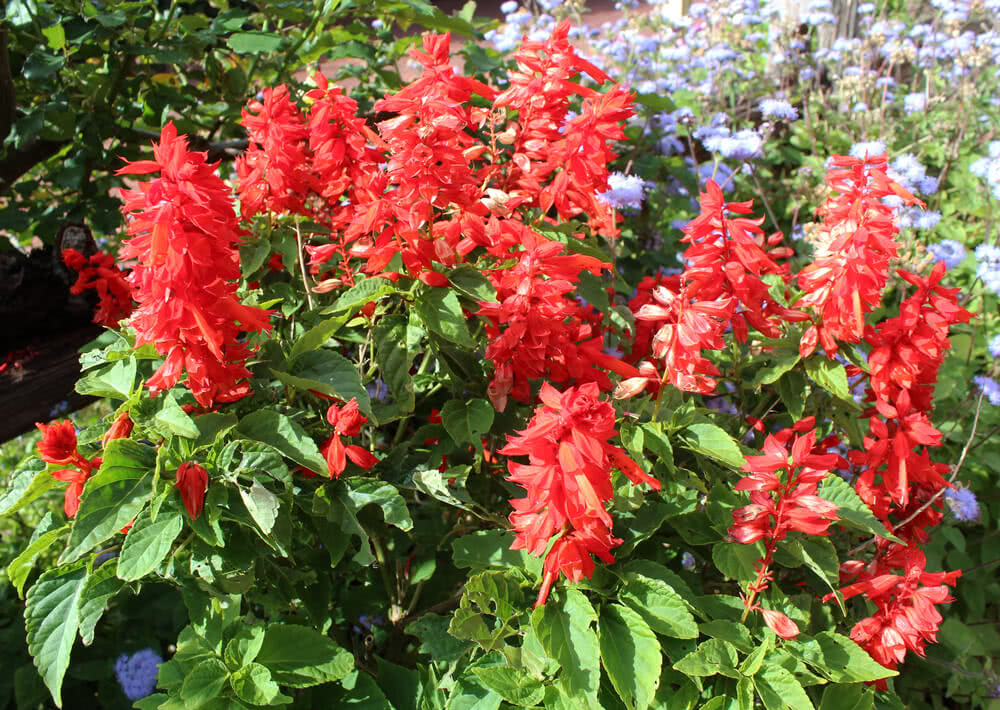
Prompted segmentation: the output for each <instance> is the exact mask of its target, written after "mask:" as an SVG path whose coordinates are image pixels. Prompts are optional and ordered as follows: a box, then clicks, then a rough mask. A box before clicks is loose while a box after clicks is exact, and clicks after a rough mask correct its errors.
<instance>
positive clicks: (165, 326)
mask: <svg viewBox="0 0 1000 710" xmlns="http://www.w3.org/2000/svg"><path fill="white" fill-rule="evenodd" d="M153 155H154V160H141V161H137V162H134V163H130V164H129V165H127V166H126V167H124V168H122V169H121V170H119V171H118V174H125V175H137V174H145V173H151V172H159V173H160V176H159V177H157V178H154V179H153V180H151V181H150V182H148V183H141V184H140V185H139V186H138V188H137V189H135V190H130V191H123V192H122V196H123V198H124V200H125V206H124V208H123V209H124V211H125V212H126V214H128V215H129V218H130V219H129V221H128V231H129V234H131V235H132V238H131V239H130V240H128V241H127V242H125V243H124V245H123V247H122V249H121V252H120V254H121V257H122V258H123V259H133V258H134V259H136V260H138V264H137V265H136V266H135V268H134V269H133V271H132V274H131V275H130V276H129V280H130V282H131V283H132V284H133V286H135V292H136V300H137V301H138V302H139V307H138V309H137V310H136V311H135V313H133V316H132V320H131V325H132V326H133V327H135V329H136V346H139V345H143V344H145V343H152V344H153V345H155V347H156V349H157V351H158V352H159V353H160V354H161V355H162V356H164V363H163V365H161V366H160V368H159V369H158V370H157V371H156V373H155V374H154V375H153V377H151V378H150V379H149V380H148V381H147V382H146V386H147V387H148V388H149V389H150V392H151V393H152V394H154V395H155V394H156V393H158V392H159V391H160V390H164V389H169V388H171V387H173V386H174V385H175V384H176V383H177V382H178V380H179V379H180V377H181V374H182V373H183V372H184V371H185V370H186V371H187V374H188V377H187V381H186V382H185V384H186V385H187V387H188V388H189V389H190V390H191V392H192V394H193V395H194V397H195V399H196V400H197V402H198V404H199V405H201V406H202V407H203V408H206V409H208V408H211V406H212V405H213V404H214V403H215V402H232V401H235V400H237V399H240V398H241V397H245V396H246V395H248V394H249V393H250V388H249V385H247V384H246V382H241V380H244V379H245V378H248V377H249V376H250V371H249V370H248V369H247V367H246V361H247V359H248V358H249V357H250V355H251V351H250V350H249V349H248V348H247V347H246V346H245V345H243V344H241V343H240V342H239V337H240V334H241V333H242V332H253V331H263V330H269V329H270V327H271V326H270V324H269V323H268V318H269V316H270V311H265V310H262V309H260V308H251V307H248V306H244V305H243V304H242V303H240V302H239V300H238V299H237V297H236V281H237V280H238V279H239V278H240V261H239V251H238V250H237V246H238V245H239V243H240V241H241V239H240V232H239V229H238V227H237V223H236V215H235V213H234V212H233V206H232V201H231V196H230V191H229V188H227V187H226V185H225V183H223V181H222V179H221V178H219V176H218V175H216V174H215V166H214V165H209V164H208V163H207V162H206V155H207V154H206V153H192V152H190V151H188V149H187V139H186V138H185V137H184V136H178V135H177V130H176V128H174V125H173V123H168V124H167V125H166V126H164V127H163V130H162V132H161V136H160V143H159V144H154V146H153Z"/></svg>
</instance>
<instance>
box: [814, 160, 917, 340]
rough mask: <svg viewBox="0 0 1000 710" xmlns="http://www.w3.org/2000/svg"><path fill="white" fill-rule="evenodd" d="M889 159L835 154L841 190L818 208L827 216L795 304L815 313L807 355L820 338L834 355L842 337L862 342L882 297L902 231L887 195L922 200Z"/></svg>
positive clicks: (832, 182) (836, 185) (833, 177)
mask: <svg viewBox="0 0 1000 710" xmlns="http://www.w3.org/2000/svg"><path fill="white" fill-rule="evenodd" d="M887 160H888V157H887V156H885V155H880V156H875V157H867V158H865V159H863V160H862V159H859V158H851V157H848V156H844V155H835V156H833V158H832V165H833V167H832V169H831V170H830V171H829V173H828V174H827V177H826V182H827V184H828V185H829V186H830V187H831V188H832V189H833V190H835V191H836V192H839V193H840V194H839V195H835V196H834V197H831V198H830V199H829V200H827V201H826V203H825V204H824V205H823V206H822V207H821V208H820V209H819V210H817V214H821V215H823V228H822V230H821V232H820V234H821V237H820V240H819V242H818V243H817V245H816V247H815V255H814V259H813V262H812V263H811V264H810V265H809V266H807V267H805V268H804V269H802V271H800V272H799V274H798V277H797V278H798V285H799V287H800V288H801V289H802V290H803V291H805V295H803V296H802V298H801V299H799V301H798V303H796V304H795V305H796V307H799V308H813V309H815V313H816V318H815V321H814V325H812V326H810V327H809V328H808V329H807V331H806V333H805V336H804V337H803V339H802V343H801V345H800V346H799V351H800V353H801V354H802V356H803V357H807V356H809V355H810V354H812V351H813V348H815V346H816V344H817V343H819V344H821V345H822V346H823V349H824V350H825V351H826V355H827V357H831V358H832V357H833V356H834V354H835V353H836V352H837V342H836V341H837V340H843V341H846V342H849V343H857V342H860V341H861V336H862V335H863V333H864V327H865V315H866V314H868V313H871V312H872V311H873V310H875V309H876V308H877V307H878V305H879V303H881V301H882V289H883V288H884V287H885V284H886V281H887V280H888V278H889V260H890V259H891V258H893V257H894V256H896V252H897V250H898V245H897V244H896V241H895V237H896V235H897V234H898V232H899V228H898V227H897V226H896V224H895V222H894V221H893V218H892V210H891V209H890V208H889V207H887V206H886V205H884V204H883V203H882V198H883V197H888V196H889V195H896V196H898V197H901V198H902V199H903V201H904V202H905V203H906V204H920V205H921V206H922V205H923V203H921V202H920V201H919V200H917V199H916V198H915V197H914V196H913V195H911V194H910V193H909V192H907V191H906V190H904V189H903V188H902V187H900V186H899V185H898V184H896V183H895V182H893V181H892V180H890V179H889V178H888V177H887V176H886V163H887Z"/></svg>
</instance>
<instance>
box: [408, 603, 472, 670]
mask: <svg viewBox="0 0 1000 710" xmlns="http://www.w3.org/2000/svg"><path fill="white" fill-rule="evenodd" d="M450 623H451V619H449V618H448V617H444V616H440V615H438V614H434V613H432V612H430V613H426V614H421V615H420V616H419V617H417V618H416V619H415V620H414V621H411V622H410V623H409V624H407V625H406V633H407V634H409V635H410V636H416V637H417V638H418V639H420V648H419V649H418V650H419V651H420V653H425V654H427V655H428V656H430V657H431V658H432V659H434V660H435V661H445V662H449V661H457V660H458V659H459V658H460V657H461V656H462V655H463V654H464V653H465V652H466V651H468V650H469V648H471V646H472V644H470V643H469V642H468V641H463V640H460V639H457V638H455V637H454V636H452V635H451V634H449V633H448V625H449V624H450Z"/></svg>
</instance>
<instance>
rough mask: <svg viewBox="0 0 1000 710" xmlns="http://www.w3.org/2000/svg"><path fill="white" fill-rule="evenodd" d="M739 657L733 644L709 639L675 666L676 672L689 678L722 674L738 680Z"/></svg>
mask: <svg viewBox="0 0 1000 710" xmlns="http://www.w3.org/2000/svg"><path fill="white" fill-rule="evenodd" d="M738 662H739V655H738V654H737V653H736V649H735V648H734V647H733V645H732V644H731V643H728V642H726V641H723V640H721V639H709V640H708V641H704V642H702V643H700V644H698V648H696V649H695V650H694V651H692V652H691V653H689V654H687V655H686V656H684V657H683V658H682V659H680V660H679V661H677V663H675V664H674V670H676V671H679V672H681V673H683V674H684V675H687V676H695V677H701V676H711V675H716V674H718V673H721V674H722V675H725V676H729V677H730V678H738V677H739V671H737V670H736V664H737V663H738Z"/></svg>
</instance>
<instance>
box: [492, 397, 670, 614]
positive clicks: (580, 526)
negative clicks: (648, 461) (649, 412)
mask: <svg viewBox="0 0 1000 710" xmlns="http://www.w3.org/2000/svg"><path fill="white" fill-rule="evenodd" d="M599 394H600V389H599V388H598V386H597V385H596V384H595V383H593V382H590V383H587V384H583V385H580V386H578V387H570V388H568V389H567V390H566V391H565V392H561V393H560V392H559V391H558V390H557V389H555V388H554V387H552V386H551V385H550V384H548V383H547V382H546V383H543V384H542V389H541V392H540V393H539V398H540V399H541V401H542V405H541V406H539V407H538V408H537V409H536V410H535V415H534V417H533V418H532V420H531V423H530V424H529V425H528V428H527V429H525V430H524V431H522V432H519V433H518V434H516V435H515V436H509V437H508V440H507V441H508V443H507V445H506V446H505V447H504V448H502V449H501V450H500V453H502V454H504V455H506V456H527V457H528V461H529V463H528V464H519V463H515V462H513V461H511V462H509V463H508V464H507V468H508V470H509V471H510V474H511V475H510V478H509V480H511V481H514V482H515V483H517V484H519V485H521V486H523V487H524V489H525V491H526V493H527V496H526V497H525V498H519V499H516V500H512V501H511V506H512V507H513V508H514V512H513V513H511V516H510V521H511V523H512V524H513V525H514V530H515V533H516V535H515V538H514V544H513V545H512V546H511V549H514V550H527V551H528V552H529V553H530V554H532V555H535V556H541V555H542V554H544V553H545V550H546V548H547V547H548V545H549V542H550V541H551V539H552V537H553V536H554V535H556V534H561V537H560V538H559V539H558V540H557V541H556V542H555V544H554V545H553V547H552V549H551V550H550V551H549V554H548V555H547V556H546V559H545V579H544V580H543V584H542V588H541V590H540V592H539V595H538V600H537V602H536V604H535V605H536V606H538V605H541V604H544V603H545V600H546V598H547V597H548V593H549V590H550V589H551V586H552V583H553V582H554V581H555V579H556V577H557V576H558V575H559V574H560V573H561V574H563V575H565V576H566V577H567V578H568V579H570V580H571V581H579V580H580V579H582V578H584V577H588V578H589V577H590V576H591V575H592V574H593V571H594V563H593V560H592V559H591V555H597V556H598V557H600V558H601V559H602V560H604V561H605V562H608V563H610V562H613V561H614V557H613V556H612V555H611V549H612V548H613V547H615V546H616V545H619V544H621V540H619V539H618V538H615V537H613V536H612V534H611V526H612V521H611V515H610V514H609V513H608V511H607V509H606V507H605V505H606V503H607V502H608V501H609V500H611V498H612V497H613V490H612V486H611V469H612V467H617V468H618V469H619V470H620V471H621V472H622V473H623V474H624V475H625V476H626V477H628V479H629V480H630V481H632V482H633V483H647V484H649V486H650V487H651V488H653V489H654V490H659V488H660V483H659V481H657V480H656V479H654V478H652V477H650V476H649V475H647V474H646V473H645V472H643V471H642V470H641V469H640V468H639V467H638V465H636V463H635V462H634V461H632V460H631V459H630V458H629V457H628V455H627V454H626V453H625V452H624V451H623V450H622V449H620V448H619V447H617V446H614V445H613V444H611V443H609V441H608V440H609V439H610V438H611V437H613V436H615V435H616V434H617V432H616V431H615V429H614V426H615V411H614V408H613V407H612V406H611V405H610V404H609V403H608V402H604V401H601V400H599V399H598V396H599Z"/></svg>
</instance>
